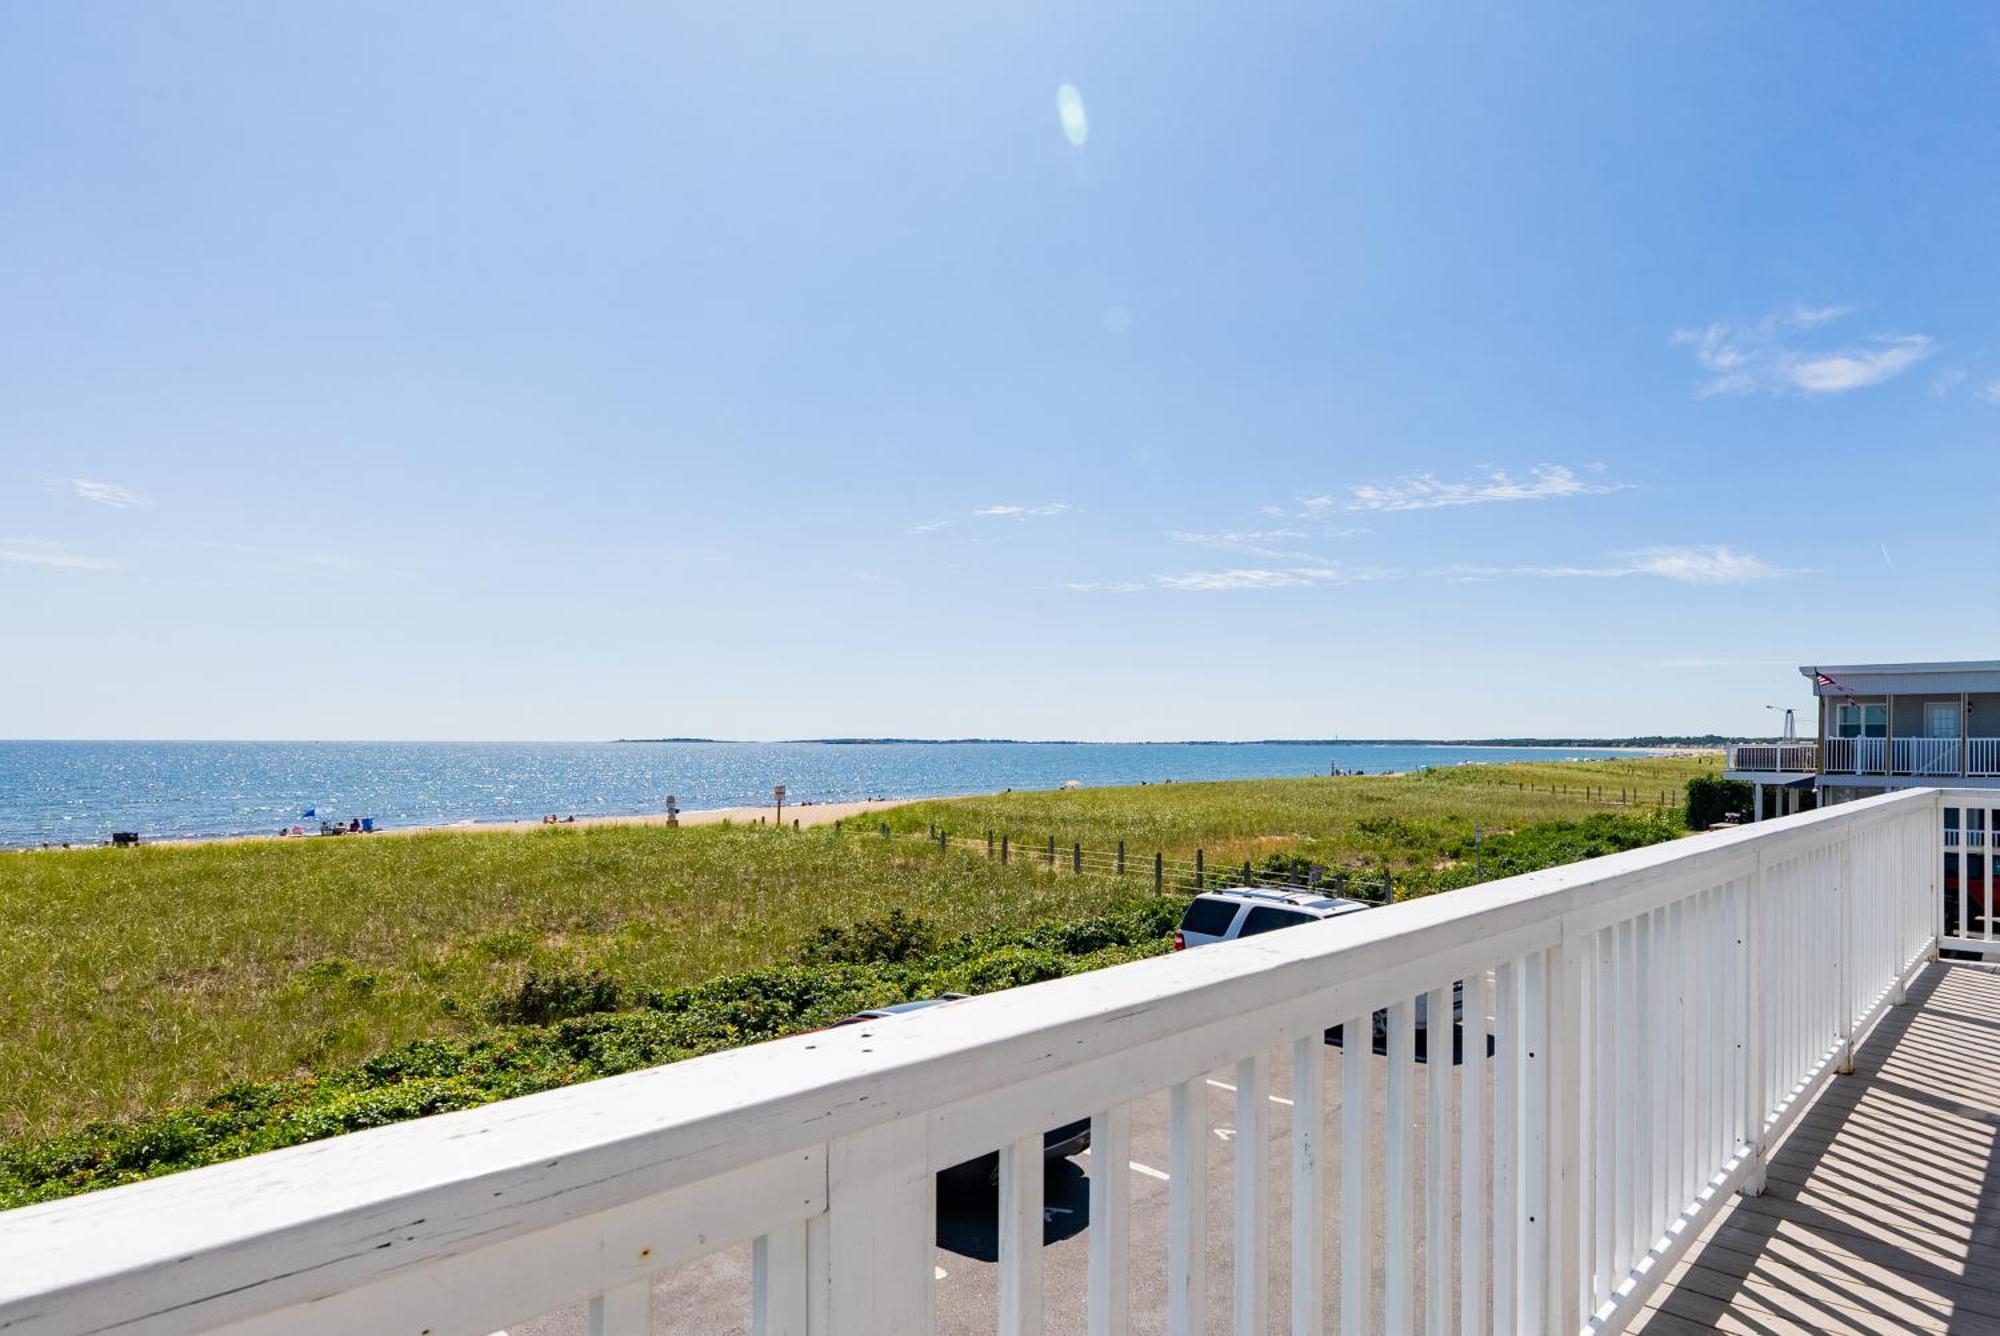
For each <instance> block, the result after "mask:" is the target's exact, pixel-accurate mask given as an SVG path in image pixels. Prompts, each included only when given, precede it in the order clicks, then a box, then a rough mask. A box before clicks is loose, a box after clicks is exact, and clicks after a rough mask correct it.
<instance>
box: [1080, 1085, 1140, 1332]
mask: <svg viewBox="0 0 2000 1336" xmlns="http://www.w3.org/2000/svg"><path fill="white" fill-rule="evenodd" d="M1131 1158H1132V1108H1131V1106H1130V1105H1129V1104H1120V1105H1118V1106H1117V1107H1116V1108H1112V1109H1107V1110H1105V1111H1104V1112H1103V1113H1100V1114H1097V1115H1096V1116H1094V1117H1093V1118H1092V1119H1091V1120H1090V1227H1089V1234H1090V1256H1089V1263H1088V1264H1089V1279H1088V1282H1087V1283H1088V1287H1089V1295H1088V1299H1087V1304H1088V1309H1089V1327H1090V1336H1125V1333H1126V1330H1127V1328H1128V1327H1129V1325H1130V1310H1131V1304H1132V1282H1131V1270H1130V1268H1131V1255H1132V1247H1131V1240H1132V1224H1131V1222H1132V1174H1131V1171H1130V1170H1128V1169H1127V1168H1126V1167H1125V1166H1126V1164H1127V1163H1128V1162H1129V1161H1130V1160H1131Z"/></svg>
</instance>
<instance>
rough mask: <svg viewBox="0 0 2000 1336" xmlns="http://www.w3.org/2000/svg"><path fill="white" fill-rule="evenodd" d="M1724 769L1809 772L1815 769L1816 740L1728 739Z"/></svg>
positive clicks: (1817, 756) (1817, 749)
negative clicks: (1729, 741)
mask: <svg viewBox="0 0 2000 1336" xmlns="http://www.w3.org/2000/svg"><path fill="white" fill-rule="evenodd" d="M1724 768H1725V769H1728V770H1745V771H1752V772H1755V773H1759V774H1773V775H1776V774H1794V775H1810V774H1812V773H1813V772H1815V771H1817V770H1818V769H1819V744H1818V743H1817V742H1732V743H1730V744H1729V747H1728V754H1727V757H1726V765H1725V767H1724Z"/></svg>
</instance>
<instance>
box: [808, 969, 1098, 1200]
mask: <svg viewBox="0 0 2000 1336" xmlns="http://www.w3.org/2000/svg"><path fill="white" fill-rule="evenodd" d="M965 997H966V994H964V993H946V994H944V995H943V996H942V997H920V998H917V999H916V1000H914V1001H911V1002H896V1003H892V1004H891V1005H889V1006H886V1007H871V1008H870V1009H868V1010H867V1011H857V1012H855V1013H854V1014H853V1015H852V1016H849V1017H847V1018H846V1019H844V1020H838V1021H835V1022H834V1023H833V1025H832V1026H831V1027H829V1028H832V1029H837V1028H839V1027H840V1026H843V1025H865V1024H867V1023H868V1022H870V1021H888V1020H894V1019H895V1018H896V1017H898V1016H907V1015H909V1014H910V1013H911V1012H913V1011H929V1010H930V1009H931V1008H932V1007H941V1006H944V1005H946V1004H947V1003H951V1002H963V1001H964V1000H965ZM1089 1149H1090V1119H1088V1118H1079V1119H1077V1120H1076V1121H1075V1122H1073V1123H1064V1124H1063V1125H1062V1126H1061V1127H1052V1128H1050V1129H1049V1130H1048V1131H1046V1132H1044V1133H1043V1134H1042V1163H1043V1164H1045V1165H1046V1164H1052V1163H1054V1162H1055V1161H1057V1160H1066V1159H1068V1158H1069V1157H1070V1156H1072V1155H1081V1154H1082V1153H1083V1152H1084V1151H1087V1150H1089ZM938 1179H939V1181H940V1182H942V1183H948V1184H951V1185H952V1186H954V1187H964V1186H969V1185H972V1184H976V1183H985V1184H988V1185H991V1184H994V1183H998V1182H999V1181H1000V1152H999V1151H997V1150H989V1151H987V1152H986V1153H985V1154H984V1155H978V1156H974V1157H973V1158H972V1159H970V1160H966V1161H964V1162H962V1163H960V1164H954V1165H952V1166H951V1167H950V1168H948V1169H941V1170H939V1171H938Z"/></svg>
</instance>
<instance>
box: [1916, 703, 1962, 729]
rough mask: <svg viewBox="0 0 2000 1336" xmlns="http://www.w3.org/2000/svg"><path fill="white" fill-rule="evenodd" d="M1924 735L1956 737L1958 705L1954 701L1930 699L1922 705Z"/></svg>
mask: <svg viewBox="0 0 2000 1336" xmlns="http://www.w3.org/2000/svg"><path fill="white" fill-rule="evenodd" d="M1924 736H1925V737H1927V738H1956V737H1958V705H1957V703H1956V702H1954V701H1932V702H1930V703H1929V704H1927V705H1925V706H1924Z"/></svg>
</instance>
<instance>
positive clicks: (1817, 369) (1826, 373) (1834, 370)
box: [1791, 334, 1931, 394]
mask: <svg viewBox="0 0 2000 1336" xmlns="http://www.w3.org/2000/svg"><path fill="white" fill-rule="evenodd" d="M1930 354H1931V341H1930V339H1928V338H1927V337H1925V336H1924V335H1922V334H1905V335H1898V336H1895V337H1882V338H1878V339H1877V340H1876V346H1874V347H1872V348H1868V349H1864V350H1862V351H1858V352H1843V353H1829V354H1827V355H1825V356H1823V357H1809V358H1805V359H1804V360H1802V361H1800V362H1798V363H1797V364H1796V365H1795V366H1793V367H1792V372H1791V374H1792V383H1793V384H1794V385H1796V386H1798V387H1799V388H1800V389H1802V390H1804V391H1805V392H1806V393H1807V394H1845V393H1847V391H1849V390H1859V389H1863V388H1865V387H1866V386H1869V385H1880V384H1881V383H1882V382H1883V381H1885V380H1887V379H1889V378H1890V377H1891V376H1900V375H1902V374H1903V373H1904V372H1905V371H1908V370H1909V369H1910V368H1911V367H1913V366H1915V365H1916V364H1917V363H1919V362H1921V361H1923V360H1924V359H1925V358H1926V357H1929V356H1930Z"/></svg>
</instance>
